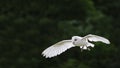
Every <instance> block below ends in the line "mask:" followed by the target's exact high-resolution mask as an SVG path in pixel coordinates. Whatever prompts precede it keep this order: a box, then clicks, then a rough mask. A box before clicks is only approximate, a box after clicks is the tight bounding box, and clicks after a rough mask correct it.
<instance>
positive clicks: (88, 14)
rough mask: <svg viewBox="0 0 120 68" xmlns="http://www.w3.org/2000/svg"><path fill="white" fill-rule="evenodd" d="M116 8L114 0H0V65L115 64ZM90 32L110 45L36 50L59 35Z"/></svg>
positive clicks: (112, 67) (113, 67)
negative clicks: (47, 54) (49, 52)
mask: <svg viewBox="0 0 120 68" xmlns="http://www.w3.org/2000/svg"><path fill="white" fill-rule="evenodd" d="M119 7H120V1H119V0H19V1H18V0H1V2H0V68H57V67H58V68H120V65H119V63H120V61H119V60H120V53H119V48H120V46H119V42H120V40H119V39H118V38H119V37H120V28H119V27H120V24H119V22H120V14H119V12H120V9H119ZM90 33H91V34H97V35H100V36H104V37H106V38H108V39H110V41H111V45H105V44H102V43H95V44H96V46H95V48H91V51H83V52H81V51H80V49H79V48H71V49H69V50H68V51H67V52H65V53H63V54H61V55H60V56H57V57H54V58H51V59H46V58H44V57H43V56H42V55H41V52H42V51H43V50H44V49H45V48H47V47H48V46H51V45H53V44H54V43H56V42H58V41H60V40H63V39H71V37H72V36H74V35H79V36H84V35H87V34H90Z"/></svg>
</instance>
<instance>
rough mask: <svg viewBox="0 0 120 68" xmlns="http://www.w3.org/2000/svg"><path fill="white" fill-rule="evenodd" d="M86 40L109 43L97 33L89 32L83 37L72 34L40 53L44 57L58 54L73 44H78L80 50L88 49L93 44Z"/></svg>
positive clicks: (73, 45)
mask: <svg viewBox="0 0 120 68" xmlns="http://www.w3.org/2000/svg"><path fill="white" fill-rule="evenodd" d="M88 40H89V41H94V42H98V41H100V42H103V43H106V44H110V41H109V40H108V39H106V38H104V37H101V36H97V35H92V34H89V35H87V36H85V37H80V36H73V37H72V39H71V40H63V41H60V42H58V43H56V44H54V45H52V46H50V47H48V48H47V49H45V50H44V51H43V52H42V55H43V56H45V57H46V58H51V57H54V56H57V55H60V54H61V53H63V52H65V51H66V50H67V49H69V48H71V47H75V46H79V47H80V48H81V50H90V49H89V47H94V44H92V43H90V42H88Z"/></svg>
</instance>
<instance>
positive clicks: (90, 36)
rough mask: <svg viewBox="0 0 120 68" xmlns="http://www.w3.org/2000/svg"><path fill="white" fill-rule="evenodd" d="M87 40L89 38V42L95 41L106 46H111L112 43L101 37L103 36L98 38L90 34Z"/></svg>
mask: <svg viewBox="0 0 120 68" xmlns="http://www.w3.org/2000/svg"><path fill="white" fill-rule="evenodd" d="M85 37H86V38H88V40H89V41H94V42H98V41H100V42H103V43H106V44H110V41H109V40H108V39H106V38H104V37H101V36H97V35H92V34H89V35H87V36H85Z"/></svg>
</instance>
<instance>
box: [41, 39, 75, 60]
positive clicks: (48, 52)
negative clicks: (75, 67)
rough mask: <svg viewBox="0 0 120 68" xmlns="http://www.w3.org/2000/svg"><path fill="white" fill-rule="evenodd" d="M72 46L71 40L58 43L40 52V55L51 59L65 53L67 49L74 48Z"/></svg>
mask: <svg viewBox="0 0 120 68" xmlns="http://www.w3.org/2000/svg"><path fill="white" fill-rule="evenodd" d="M74 46H75V45H73V44H72V41H71V40H63V41H60V42H58V43H56V44H54V45H52V46H50V47H48V48H47V49H45V50H44V51H43V52H42V54H43V56H45V57H46V58H51V57H54V56H57V55H59V54H61V53H63V52H65V51H66V50H67V49H69V48H71V47H74Z"/></svg>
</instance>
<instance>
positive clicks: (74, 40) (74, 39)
mask: <svg viewBox="0 0 120 68" xmlns="http://www.w3.org/2000/svg"><path fill="white" fill-rule="evenodd" d="M80 39H82V38H81V37H79V36H73V37H72V42H73V44H75V43H76V42H77V41H78V40H80Z"/></svg>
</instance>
